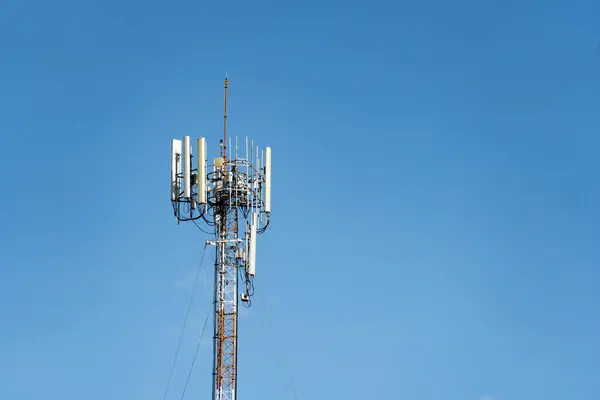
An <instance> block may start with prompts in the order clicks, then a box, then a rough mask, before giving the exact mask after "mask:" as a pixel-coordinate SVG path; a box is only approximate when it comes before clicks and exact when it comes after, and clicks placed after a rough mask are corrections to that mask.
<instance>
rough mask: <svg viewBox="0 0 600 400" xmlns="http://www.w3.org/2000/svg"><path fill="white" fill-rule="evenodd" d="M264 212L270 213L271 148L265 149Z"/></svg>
mask: <svg viewBox="0 0 600 400" xmlns="http://www.w3.org/2000/svg"><path fill="white" fill-rule="evenodd" d="M265 212H268V213H270V212H271V148H270V147H269V146H267V148H266V149H265Z"/></svg>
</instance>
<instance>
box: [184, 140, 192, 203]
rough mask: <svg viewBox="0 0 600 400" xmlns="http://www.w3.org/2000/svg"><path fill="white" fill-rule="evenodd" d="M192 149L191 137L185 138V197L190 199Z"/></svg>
mask: <svg viewBox="0 0 600 400" xmlns="http://www.w3.org/2000/svg"><path fill="white" fill-rule="evenodd" d="M191 162H192V148H191V147H190V137H189V136H184V137H183V197H185V198H186V199H189V198H190V197H191V196H192V188H191V182H192V177H191V174H192V171H191V165H190V164H191Z"/></svg>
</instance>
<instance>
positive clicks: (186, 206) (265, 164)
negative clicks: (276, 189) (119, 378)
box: [171, 79, 271, 400]
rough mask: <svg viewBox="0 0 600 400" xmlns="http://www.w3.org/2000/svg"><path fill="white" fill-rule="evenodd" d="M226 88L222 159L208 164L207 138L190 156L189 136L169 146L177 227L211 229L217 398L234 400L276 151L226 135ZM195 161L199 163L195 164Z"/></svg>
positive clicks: (220, 156) (268, 213) (217, 399)
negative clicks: (244, 313) (242, 314)
mask: <svg viewBox="0 0 600 400" xmlns="http://www.w3.org/2000/svg"><path fill="white" fill-rule="evenodd" d="M227 89H228V81H227V79H225V101H224V118H223V138H222V139H221V140H220V152H219V156H218V157H216V158H214V159H213V162H212V164H209V163H208V159H207V147H206V140H205V138H203V137H202V138H200V139H198V140H197V155H196V156H195V157H194V156H192V145H191V143H190V137H189V136H184V137H183V143H182V141H181V140H178V139H175V140H173V142H172V149H171V202H172V204H173V211H174V213H175V217H176V218H177V222H178V223H179V222H180V221H192V222H193V223H194V224H196V225H197V226H198V227H199V228H200V225H199V223H203V224H205V225H206V226H208V227H209V228H210V229H211V230H212V231H213V232H212V234H214V239H213V240H208V241H207V242H206V243H207V244H209V245H212V246H215V265H214V267H215V269H214V300H213V301H214V308H213V311H214V314H213V332H214V335H213V386H212V392H213V394H212V398H213V400H235V399H236V389H237V352H238V345H237V339H238V305H239V303H240V302H239V301H240V300H241V303H242V304H243V305H244V306H246V307H250V305H251V304H252V303H251V297H252V295H253V294H254V275H255V272H256V237H257V235H259V234H261V233H263V232H264V231H265V230H266V229H267V227H268V225H269V219H270V215H271V148H270V147H266V148H265V149H264V150H262V151H261V150H260V149H259V148H258V146H257V147H255V144H254V141H249V140H248V138H247V137H246V138H245V140H244V141H238V138H237V137H236V138H234V140H232V138H230V137H228V136H227ZM194 158H195V162H194Z"/></svg>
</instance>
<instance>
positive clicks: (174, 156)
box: [171, 139, 181, 201]
mask: <svg viewBox="0 0 600 400" xmlns="http://www.w3.org/2000/svg"><path fill="white" fill-rule="evenodd" d="M178 156H179V159H178ZM180 168H181V140H178V139H173V141H172V142H171V201H175V200H177V196H179V179H177V172H179V171H180Z"/></svg>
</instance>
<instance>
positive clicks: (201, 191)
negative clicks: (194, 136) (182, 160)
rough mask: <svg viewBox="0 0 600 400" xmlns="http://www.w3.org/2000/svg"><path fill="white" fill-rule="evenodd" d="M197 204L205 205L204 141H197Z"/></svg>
mask: <svg viewBox="0 0 600 400" xmlns="http://www.w3.org/2000/svg"><path fill="white" fill-rule="evenodd" d="M196 181H197V182H198V203H200V204H206V139H205V138H200V139H198V176H197V177H196Z"/></svg>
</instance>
